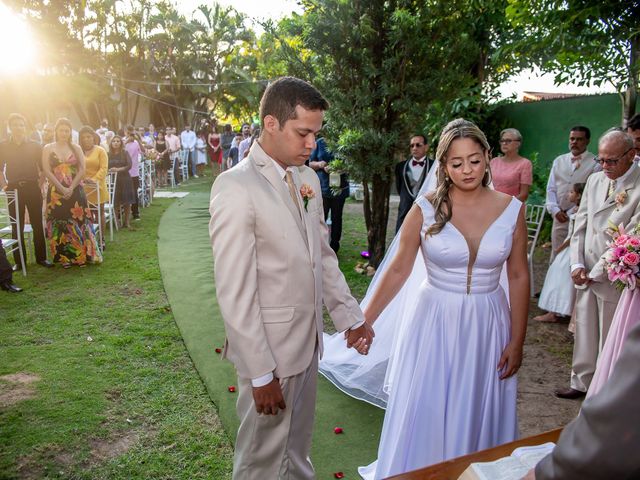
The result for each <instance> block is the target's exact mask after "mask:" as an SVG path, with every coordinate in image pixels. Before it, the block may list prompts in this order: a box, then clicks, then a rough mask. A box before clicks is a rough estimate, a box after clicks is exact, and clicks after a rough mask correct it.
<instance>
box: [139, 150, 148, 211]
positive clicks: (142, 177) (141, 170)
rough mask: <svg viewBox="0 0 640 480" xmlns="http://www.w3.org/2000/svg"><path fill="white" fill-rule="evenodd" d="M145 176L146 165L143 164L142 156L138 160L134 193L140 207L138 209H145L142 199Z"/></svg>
mask: <svg viewBox="0 0 640 480" xmlns="http://www.w3.org/2000/svg"><path fill="white" fill-rule="evenodd" d="M145 175H146V165H145V163H144V157H143V156H142V155H140V158H139V160H138V191H137V192H136V194H137V195H138V205H140V208H143V207H146V206H147V204H146V200H145V197H144V191H145V180H146V178H145Z"/></svg>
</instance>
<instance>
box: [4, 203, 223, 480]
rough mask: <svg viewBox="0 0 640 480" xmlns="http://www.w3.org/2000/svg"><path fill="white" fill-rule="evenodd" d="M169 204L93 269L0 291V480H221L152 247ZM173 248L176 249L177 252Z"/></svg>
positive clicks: (216, 429) (207, 414) (208, 407)
mask: <svg viewBox="0 0 640 480" xmlns="http://www.w3.org/2000/svg"><path fill="white" fill-rule="evenodd" d="M171 202H172V201H171V200H165V199H163V200H157V201H154V203H153V204H152V206H151V207H149V208H147V209H144V210H143V211H142V221H141V222H134V225H135V231H120V232H118V233H117V234H116V238H115V241H114V242H110V243H108V249H107V250H106V252H105V262H104V264H102V265H99V266H88V267H86V268H83V269H80V268H72V269H70V270H63V269H62V268H60V267H56V268H53V269H43V268H41V267H38V266H30V268H29V276H28V277H26V278H24V277H22V275H20V274H18V275H16V276H15V280H16V283H18V284H19V285H20V286H22V287H24V288H25V291H24V292H23V293H21V294H17V295H9V294H6V293H4V292H0V478H1V479H14V478H65V479H69V478H73V479H109V480H112V479H149V478H153V479H185V480H187V479H197V478H202V479H205V478H206V479H212V478H213V479H221V478H228V477H229V476H230V471H231V456H232V450H231V445H230V442H229V439H228V437H227V435H226V433H225V432H224V430H223V429H222V426H221V425H220V422H219V420H218V417H217V416H216V414H215V408H214V407H213V406H212V404H211V401H210V399H209V397H208V396H207V392H206V390H205V389H204V388H203V385H202V382H201V381H200V378H199V377H198V375H197V374H196V372H194V370H193V364H192V362H191V360H190V358H189V356H188V354H187V352H186V350H185V348H184V344H183V341H182V337H181V336H180V332H179V331H178V329H177V328H176V325H175V322H174V319H173V316H172V314H171V308H170V306H169V303H168V302H167V298H166V296H165V292H164V289H163V285H162V278H161V275H160V269H159V266H158V255H157V248H156V238H157V228H158V224H159V221H160V217H161V215H162V214H163V212H164V211H165V210H166V208H167V207H168V206H169V205H170V204H171ZM177 247H178V248H179V247H180V246H177Z"/></svg>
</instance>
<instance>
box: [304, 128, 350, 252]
mask: <svg viewBox="0 0 640 480" xmlns="http://www.w3.org/2000/svg"><path fill="white" fill-rule="evenodd" d="M332 160H333V153H331V152H330V151H329V149H328V148H327V143H326V142H325V140H324V138H318V139H317V140H316V148H315V149H314V150H313V151H312V152H311V156H310V157H309V167H311V168H312V169H314V170H315V172H316V174H317V175H318V180H320V189H321V190H322V206H323V209H324V219H325V221H326V220H327V218H329V215H331V228H330V241H329V245H330V246H331V248H332V249H333V251H334V252H336V253H338V250H340V238H341V237H342V210H343V209H344V202H345V201H346V199H347V198H348V197H349V181H348V180H347V175H346V174H344V173H342V174H341V173H340V172H338V173H337V178H338V184H337V185H335V186H332V185H331V182H330V178H331V176H330V174H329V172H330V168H329V163H330V162H331V161H332Z"/></svg>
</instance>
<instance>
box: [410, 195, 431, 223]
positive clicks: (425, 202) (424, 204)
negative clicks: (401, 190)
mask: <svg viewBox="0 0 640 480" xmlns="http://www.w3.org/2000/svg"><path fill="white" fill-rule="evenodd" d="M414 203H415V204H416V205H418V206H419V207H420V210H422V216H423V217H424V218H425V219H428V218H433V214H434V211H433V205H432V204H431V201H429V199H428V194H424V195H418V197H417V198H416V199H415V202H414Z"/></svg>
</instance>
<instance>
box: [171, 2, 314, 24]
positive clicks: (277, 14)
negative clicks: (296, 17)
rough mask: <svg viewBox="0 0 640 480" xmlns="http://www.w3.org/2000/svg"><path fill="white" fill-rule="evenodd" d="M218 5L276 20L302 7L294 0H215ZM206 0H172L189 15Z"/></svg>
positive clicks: (252, 16) (181, 10) (249, 15)
mask: <svg viewBox="0 0 640 480" xmlns="http://www.w3.org/2000/svg"><path fill="white" fill-rule="evenodd" d="M217 1H218V3H219V4H220V5H226V6H231V7H234V8H235V9H236V10H238V11H239V12H241V13H244V14H245V15H247V16H248V17H249V18H251V19H255V20H265V19H269V18H270V19H273V20H277V19H279V18H282V17H284V16H287V15H289V14H290V13H291V12H294V11H295V12H298V13H302V7H300V5H298V3H297V2H296V1H295V0H237V1H233V0H217ZM203 3H205V4H206V3H207V1H206V0H174V4H175V5H176V7H177V8H178V10H179V11H180V12H182V13H183V14H185V15H187V16H189V15H190V14H191V13H192V12H193V11H194V10H195V9H196V8H197V7H198V5H201V4H203Z"/></svg>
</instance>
